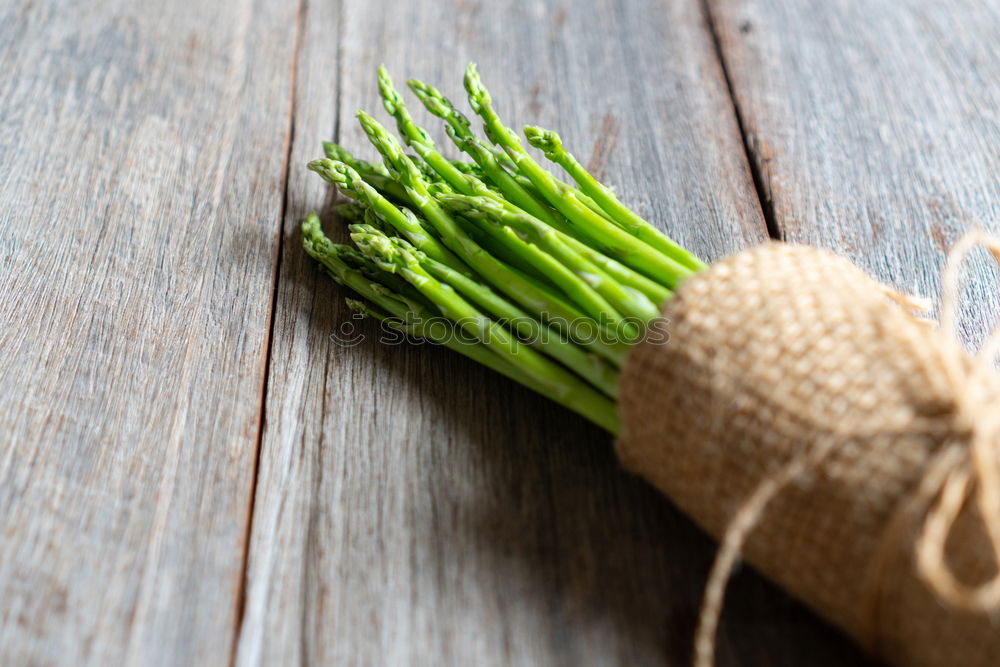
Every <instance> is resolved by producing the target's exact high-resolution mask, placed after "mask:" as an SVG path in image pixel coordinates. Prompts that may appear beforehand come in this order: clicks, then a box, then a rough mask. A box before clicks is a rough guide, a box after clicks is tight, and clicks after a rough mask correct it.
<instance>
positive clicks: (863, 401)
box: [617, 231, 1000, 667]
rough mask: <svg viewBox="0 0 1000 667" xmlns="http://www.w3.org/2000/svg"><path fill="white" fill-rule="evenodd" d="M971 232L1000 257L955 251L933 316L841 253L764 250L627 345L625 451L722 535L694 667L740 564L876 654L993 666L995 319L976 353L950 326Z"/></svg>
mask: <svg viewBox="0 0 1000 667" xmlns="http://www.w3.org/2000/svg"><path fill="white" fill-rule="evenodd" d="M976 245H982V246H984V247H986V248H987V249H988V250H989V251H990V252H991V253H992V255H993V257H994V259H996V261H997V262H998V264H1000V241H998V240H997V239H995V238H992V237H989V236H987V235H986V234H985V233H984V232H981V231H974V232H971V233H970V234H968V235H967V236H966V237H964V238H963V239H962V240H961V241H960V242H959V243H958V244H957V245H956V246H955V247H954V249H953V250H952V252H951V254H950V256H949V259H948V263H947V267H946V269H945V272H944V275H943V279H942V283H943V294H942V317H941V323H940V326H939V327H937V328H933V327H930V326H927V324H926V323H925V322H922V321H920V320H918V319H917V318H916V317H914V316H913V314H912V313H910V312H907V308H912V307H914V306H917V305H919V304H917V303H916V302H915V301H913V300H911V299H909V298H907V297H905V296H902V295H898V294H894V293H891V292H890V293H889V295H890V296H892V297H893V299H892V300H893V301H896V302H897V303H892V302H891V301H890V300H889V299H887V298H886V293H887V292H886V289H885V288H884V287H883V286H881V285H879V284H878V283H876V282H875V281H873V280H871V279H870V278H868V277H867V276H866V275H865V274H864V273H862V272H861V271H860V270H859V269H857V268H856V267H854V266H853V265H852V264H850V263H849V262H847V261H846V260H844V259H841V258H838V257H836V256H833V255H830V254H828V253H824V252H821V251H819V250H815V249H811V248H806V247H797V246H792V245H786V244H771V245H766V246H762V247H760V248H757V249H754V250H750V251H747V252H743V253H740V254H738V255H735V256H733V257H730V258H728V259H726V260H723V261H721V262H719V263H717V264H715V265H714V266H713V267H712V268H711V269H709V270H708V271H706V272H705V273H703V274H701V275H699V276H696V277H694V278H692V279H690V280H689V281H688V282H687V283H686V284H685V285H684V286H683V287H682V288H681V290H680V291H679V292H678V294H677V295H676V297H675V298H674V299H673V300H671V301H670V302H669V303H668V304H667V305H666V307H665V309H664V313H663V315H664V317H665V318H666V320H667V321H668V327H667V330H668V331H669V334H670V338H669V340H668V341H667V342H665V343H664V342H659V341H657V342H654V341H648V342H645V343H642V344H640V345H639V346H638V347H637V348H636V349H635V350H634V351H633V353H632V354H631V356H630V358H629V361H628V363H627V365H626V367H625V369H624V372H623V376H622V381H621V400H620V405H621V412H622V418H623V423H624V427H623V431H622V435H621V437H620V439H619V441H618V443H617V448H618V453H619V457H620V458H621V460H622V462H623V464H624V465H625V466H626V467H628V468H630V469H631V470H633V471H634V472H636V473H638V474H640V475H642V476H644V477H646V478H647V479H648V480H650V481H651V482H652V483H653V484H654V485H656V486H657V487H658V488H660V489H661V490H662V491H663V492H665V493H666V494H667V495H668V496H669V497H670V498H672V499H673V500H674V502H676V503H677V504H678V505H679V506H680V507H681V508H682V509H683V510H685V511H686V512H687V513H688V514H690V515H691V516H692V517H693V518H694V519H695V520H696V521H697V522H698V523H699V524H701V525H702V526H703V527H704V528H705V529H706V530H707V531H708V532H709V533H711V534H713V535H715V536H717V537H719V539H720V547H719V551H718V555H717V557H716V560H715V563H714V565H713V568H712V572H711V574H710V577H709V581H708V584H707V586H706V590H705V597H704V601H703V606H702V611H701V615H700V622H699V629H698V632H697V637H696V640H695V662H696V663H697V664H698V665H700V666H707V665H710V664H712V662H713V653H714V643H715V642H714V637H715V632H716V628H717V625H718V619H719V615H720V612H721V609H722V602H723V595H724V591H725V587H726V583H727V581H728V579H729V576H730V573H731V571H732V569H733V567H734V565H735V564H736V562H737V560H738V559H739V558H741V557H742V558H745V559H746V560H747V561H748V562H750V563H752V564H753V565H754V566H756V567H757V568H758V569H759V570H761V571H762V572H763V573H765V574H766V575H767V576H769V577H771V578H772V579H774V580H775V581H777V582H778V583H779V584H780V585H782V586H783V587H785V588H786V589H787V590H789V591H790V592H791V593H793V594H794V595H796V596H798V597H799V598H801V599H802V600H804V601H805V602H806V603H808V604H809V605H811V606H812V607H813V608H814V609H816V610H817V611H818V612H819V613H820V614H822V615H824V616H825V617H827V618H828V619H830V620H831V621H833V622H834V623H835V624H837V625H839V626H840V627H842V628H843V629H844V630H846V631H847V632H848V633H850V634H852V635H853V636H855V637H856V638H858V639H859V640H860V641H862V642H864V644H865V645H866V646H867V647H868V648H869V649H871V651H872V652H873V653H875V654H876V655H877V656H878V657H880V658H883V659H885V660H888V661H890V662H894V663H898V664H907V665H927V666H945V665H947V666H949V667H950V666H951V665H970V666H975V665H997V664H1000V628H998V627H995V626H994V625H993V620H994V618H993V617H994V616H997V614H996V612H997V611H998V609H1000V379H998V374H997V373H996V371H995V360H996V356H997V353H998V351H1000V331H994V333H993V334H992V335H991V336H990V337H989V339H988V340H987V342H986V343H985V344H984V345H983V346H982V348H981V350H980V352H979V353H978V355H976V356H975V357H971V356H969V355H968V354H967V353H966V352H965V351H964V350H963V348H962V346H961V345H960V343H959V341H958V340H957V339H956V334H955V325H956V321H955V320H956V313H957V310H958V305H957V304H958V301H959V293H960V269H961V266H962V263H963V261H964V259H965V258H966V257H967V255H968V253H969V252H970V250H971V249H972V248H973V247H974V246H976ZM901 305H902V306H903V307H902V308H901V307H900V306H901Z"/></svg>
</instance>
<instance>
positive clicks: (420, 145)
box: [378, 65, 471, 192]
mask: <svg viewBox="0 0 1000 667" xmlns="http://www.w3.org/2000/svg"><path fill="white" fill-rule="evenodd" d="M378 88H379V93H380V94H381V96H382V106H384V107H385V110H386V112H388V114H389V115H390V116H392V117H393V118H395V119H396V128H397V129H398V130H399V134H400V135H401V136H402V137H403V141H404V142H405V143H406V144H407V145H408V146H410V147H411V148H413V150H415V151H416V152H417V155H419V156H420V157H421V159H423V160H424V161H425V162H426V163H427V164H428V165H430V167H431V168H432V169H434V171H436V172H437V173H438V174H440V175H441V178H443V179H444V180H445V181H446V182H447V183H448V184H449V185H450V186H451V187H453V188H455V189H456V190H458V191H459V192H467V191H469V192H471V190H470V187H471V186H470V184H469V183H467V180H468V176H467V175H466V174H464V173H462V172H461V171H460V170H459V169H458V168H457V167H455V165H454V164H452V162H451V161H450V160H448V159H447V158H445V157H444V156H443V155H441V153H439V152H438V150H437V146H436V145H435V144H434V140H433V139H431V137H430V135H429V134H428V133H427V131H426V130H424V129H423V128H422V127H420V126H418V125H417V124H416V123H415V122H413V117H412V116H411V115H410V112H409V110H407V108H406V104H405V103H404V102H403V98H402V97H401V96H400V94H399V92H398V91H397V90H396V88H395V86H394V85H393V83H392V79H391V78H390V77H389V72H388V70H386V68H385V65H381V66H379V68H378Z"/></svg>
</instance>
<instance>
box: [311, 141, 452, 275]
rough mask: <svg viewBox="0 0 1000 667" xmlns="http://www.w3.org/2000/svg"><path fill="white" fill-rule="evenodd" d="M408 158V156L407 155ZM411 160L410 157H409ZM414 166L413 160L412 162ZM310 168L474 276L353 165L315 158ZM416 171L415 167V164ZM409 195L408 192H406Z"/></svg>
mask: <svg viewBox="0 0 1000 667" xmlns="http://www.w3.org/2000/svg"><path fill="white" fill-rule="evenodd" d="M404 157H405V156H404ZM407 161H408V162H409V158H407ZM410 164H411V165H412V163H410ZM309 169H311V170H313V171H315V172H316V173H317V174H319V175H320V176H322V177H323V178H324V179H325V180H327V181H328V182H330V183H333V184H334V185H336V186H337V188H338V189H339V190H340V191H341V192H343V193H344V194H347V195H348V196H353V197H354V198H356V199H359V200H361V201H363V202H365V203H366V204H367V205H368V206H370V207H371V208H372V210H373V211H375V213H376V214H377V215H378V216H379V217H381V218H382V219H383V220H385V221H386V222H387V223H389V224H390V225H392V226H393V227H394V228H395V229H396V230H398V231H399V232H400V233H401V234H402V235H403V236H405V237H406V238H407V239H409V240H410V242H411V243H412V244H413V245H415V246H416V247H417V248H419V249H420V250H422V251H423V252H425V253H427V255H428V256H430V257H433V258H434V259H436V260H438V261H439V262H444V263H445V264H447V265H448V266H451V267H453V268H455V269H457V270H459V271H462V272H463V273H467V274H469V275H471V273H470V271H469V268H468V267H467V266H466V265H465V264H464V263H463V262H462V261H461V260H460V259H458V258H457V257H456V256H455V255H453V254H452V253H451V251H450V250H448V249H447V248H446V247H444V246H443V245H442V244H441V243H440V242H439V241H438V240H437V239H436V238H434V236H433V235H432V234H431V233H430V232H429V231H428V230H427V229H425V228H424V227H423V226H422V225H421V224H420V222H419V221H418V220H417V219H416V217H415V216H414V215H412V213H411V214H410V215H407V213H409V211H407V209H405V208H398V207H396V206H395V205H394V204H393V203H392V202H390V201H389V200H388V199H386V198H385V197H383V196H382V195H380V194H379V193H378V191H377V190H375V188H373V187H372V186H371V185H369V184H368V183H366V182H365V181H364V180H363V179H362V178H361V177H360V176H359V175H358V172H356V171H354V169H352V168H351V167H349V166H347V165H346V164H344V163H343V162H337V161H334V160H330V159H326V160H315V161H313V162H310V163H309ZM413 169H414V170H416V167H413ZM407 196H408V195H407Z"/></svg>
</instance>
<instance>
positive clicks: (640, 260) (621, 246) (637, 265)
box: [465, 63, 692, 287]
mask: <svg viewBox="0 0 1000 667" xmlns="http://www.w3.org/2000/svg"><path fill="white" fill-rule="evenodd" d="M465 89H466V91H467V92H468V94H469V104H470V105H471V106H472V109H473V110H474V111H475V112H476V113H477V114H478V115H479V116H480V118H482V119H483V123H484V126H485V129H486V136H487V137H488V138H489V139H490V140H491V141H492V142H493V143H495V144H496V145H498V146H500V147H501V148H503V149H504V150H505V151H506V152H507V155H508V157H510V159H511V160H513V161H514V163H515V164H516V165H517V168H518V170H519V171H521V172H522V173H524V174H525V175H526V176H527V177H528V178H530V179H531V182H532V183H534V184H535V187H536V188H537V189H538V191H539V192H541V193H542V195H543V196H544V197H545V199H546V200H547V201H548V202H549V203H550V204H551V205H552V206H553V207H555V208H556V210H558V211H559V212H560V213H562V214H563V216H564V217H565V218H566V220H567V221H568V222H569V223H570V224H571V225H573V227H574V228H575V229H576V230H577V231H578V232H579V233H580V234H581V235H583V236H586V237H588V238H590V239H592V240H593V241H594V242H596V243H597V244H599V245H600V246H601V248H602V249H603V250H605V251H606V252H608V253H610V254H612V255H614V256H615V257H617V258H620V259H621V261H622V262H623V263H624V264H626V265H628V266H631V267H632V268H634V269H636V270H638V271H641V272H642V273H645V274H646V275H648V276H649V277H651V278H654V279H656V280H657V281H659V282H661V283H663V284H664V285H666V286H668V287H674V286H675V285H677V284H678V283H680V281H682V280H683V279H684V278H686V277H687V276H689V275H690V274H691V273H692V271H691V269H689V268H687V267H685V266H684V265H682V264H680V263H678V262H677V261H676V260H674V259H672V258H670V257H667V256H665V255H663V254H662V253H660V252H658V251H657V250H656V249H654V248H652V247H651V246H649V245H648V244H646V243H645V242H643V241H640V240H639V239H637V238H635V237H634V236H632V235H631V234H629V233H628V232H626V231H625V230H624V229H622V228H621V227H618V226H617V225H615V224H613V223H611V222H610V221H608V220H607V219H606V218H604V217H603V216H601V215H598V214H597V213H595V212H594V211H593V210H591V209H590V208H589V207H588V206H587V205H585V204H584V203H583V202H582V201H580V199H579V197H577V195H576V194H575V193H574V192H573V191H572V189H570V188H568V187H567V186H566V185H565V184H563V183H560V182H559V181H558V180H557V179H556V178H555V177H554V176H552V174H550V173H549V172H548V171H547V170H545V169H544V168H543V167H542V166H541V165H540V164H538V162H536V161H535V159H534V158H533V157H531V155H530V154H529V153H528V152H527V151H526V150H525V149H524V147H523V146H521V141H520V139H518V137H517V135H516V134H514V132H513V131H512V130H510V129H509V128H508V127H507V126H505V125H504V124H503V122H502V121H501V120H500V117H499V116H498V115H497V113H496V112H495V111H494V110H493V101H492V98H491V97H490V94H489V91H487V90H486V87H485V86H483V83H482V81H481V80H480V78H479V73H478V72H477V71H476V66H475V64H474V63H471V64H470V65H469V67H468V69H467V70H466V74H465Z"/></svg>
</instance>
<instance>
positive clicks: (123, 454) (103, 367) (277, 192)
mask: <svg viewBox="0 0 1000 667" xmlns="http://www.w3.org/2000/svg"><path fill="white" fill-rule="evenodd" d="M0 11H2V12H3V14H2V18H0V45H2V55H0V63H2V64H0V72H3V74H2V75H0V116H2V130H0V132H2V135H0V165H3V166H2V170H0V192H2V196H0V221H2V222H0V224H2V240H0V248H2V250H0V255H2V258H3V259H2V262H3V270H2V272H0V318H2V322H3V325H2V328H0V356H2V358H3V360H4V361H3V364H2V365H0V438H2V443H3V444H2V449H0V664H4V665H27V664H40V665H44V664H83V663H86V664H101V665H113V664H137V665H138V664H141V665H157V664H223V663H225V662H226V661H227V660H229V657H230V653H231V650H232V636H233V629H234V627H235V626H236V623H237V619H238V612H239V596H240V591H241V589H242V578H243V562H244V552H245V550H246V541H247V532H248V529H249V518H250V515H249V510H250V504H251V501H252V497H253V496H252V489H253V485H254V479H255V460H256V453H257V445H258V429H259V425H260V408H261V386H262V383H263V382H264V378H265V375H266V347H267V341H268V331H269V326H270V310H271V298H270V294H271V292H272V289H273V284H274V279H275V268H276V259H277V258H276V254H275V250H276V247H277V242H278V235H277V228H276V226H275V223H276V221H277V220H278V219H279V215H280V206H281V196H282V191H283V187H284V173H283V172H284V163H285V156H286V145H287V143H288V140H289V136H288V130H289V118H288V110H289V100H288V93H289V89H290V85H291V81H290V69H289V63H290V62H291V57H292V42H293V40H294V35H295V10H294V7H293V8H291V9H289V8H287V7H285V6H284V3H281V2H270V1H263V2H258V3H255V4H253V5H252V6H251V5H249V4H243V5H238V4H235V3H218V4H216V3H208V4H205V5H202V6H201V7H200V8H195V7H194V6H190V7H189V6H181V5H180V4H172V3H166V4H163V5H159V4H153V3H142V4H141V6H137V5H136V3H128V2H102V3H84V2H80V3H66V4H64V5H63V6H56V5H55V4H53V3H32V2H23V3H21V2H18V3H5V4H4V7H3V9H2V10H0Z"/></svg>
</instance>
